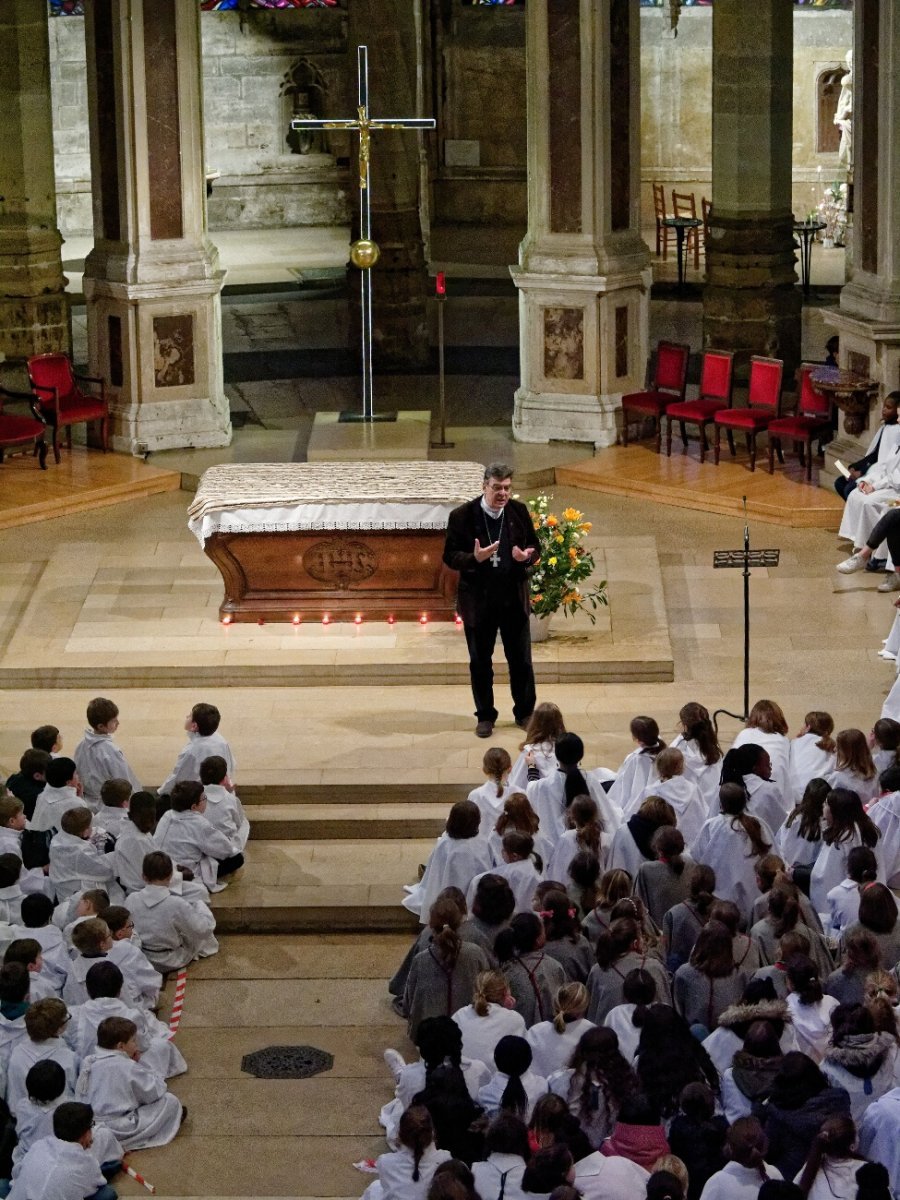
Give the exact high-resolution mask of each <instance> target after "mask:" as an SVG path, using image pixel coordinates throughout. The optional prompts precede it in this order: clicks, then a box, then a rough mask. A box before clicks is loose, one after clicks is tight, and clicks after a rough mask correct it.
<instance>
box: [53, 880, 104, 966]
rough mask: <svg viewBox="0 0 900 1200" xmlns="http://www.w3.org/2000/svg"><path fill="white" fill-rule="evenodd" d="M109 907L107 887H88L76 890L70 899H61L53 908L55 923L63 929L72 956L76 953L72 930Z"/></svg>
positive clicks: (58, 927)
mask: <svg viewBox="0 0 900 1200" xmlns="http://www.w3.org/2000/svg"><path fill="white" fill-rule="evenodd" d="M107 908H109V892H107V890H106V889H105V888H86V889H85V890H84V891H83V892H76V893H75V895H74V896H70V897H69V899H68V900H61V901H60V903H59V904H57V906H56V908H54V910H53V924H54V925H55V926H56V928H57V929H59V930H61V931H62V935H63V938H64V939H65V942H66V945H67V946H68V947H69V956H70V957H74V955H75V951H74V950H73V949H72V930H73V929H74V928H75V926H76V925H77V924H78V922H79V921H84V920H86V919H87V918H88V917H99V916H100V914H101V913H102V912H103V911H104V910H105V909H107Z"/></svg>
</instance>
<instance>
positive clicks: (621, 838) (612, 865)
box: [606, 824, 653, 880]
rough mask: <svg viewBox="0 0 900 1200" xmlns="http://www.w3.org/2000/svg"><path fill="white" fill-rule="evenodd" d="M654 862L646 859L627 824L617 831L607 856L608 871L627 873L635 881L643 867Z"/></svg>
mask: <svg viewBox="0 0 900 1200" xmlns="http://www.w3.org/2000/svg"><path fill="white" fill-rule="evenodd" d="M652 861H653V860H652V859H649V858H644V855H643V854H642V852H641V850H640V848H639V847H638V844H637V842H636V841H635V840H634V838H633V837H632V836H631V830H630V829H629V828H628V825H627V824H625V825H622V826H621V827H620V828H619V829H617V830H616V832H615V835H614V836H613V840H612V843H611V844H610V847H609V853H608V854H607V856H606V869H607V871H627V872H628V874H629V875H630V876H631V878H632V880H634V878H635V877H636V875H637V873H638V871H639V870H640V868H641V866H642V865H643V864H644V863H645V862H652Z"/></svg>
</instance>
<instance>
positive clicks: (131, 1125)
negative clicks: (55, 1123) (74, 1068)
mask: <svg viewBox="0 0 900 1200" xmlns="http://www.w3.org/2000/svg"><path fill="white" fill-rule="evenodd" d="M77 1094H78V1096H79V1098H80V1099H83V1100H86V1101H87V1102H88V1103H89V1104H90V1105H91V1106H92V1108H93V1109H94V1112H95V1113H96V1114H97V1116H98V1117H99V1118H100V1119H101V1120H102V1121H103V1122H104V1124H105V1125H108V1126H109V1128H110V1129H111V1130H112V1131H113V1133H114V1134H115V1136H116V1137H117V1138H118V1139H119V1141H120V1142H121V1143H122V1146H123V1147H124V1148H125V1149H126V1150H142V1149H145V1148H147V1147H149V1146H165V1145H166V1144H167V1143H168V1142H171V1140H172V1139H173V1138H174V1137H175V1135H176V1133H177V1132H178V1130H179V1128H180V1126H181V1122H182V1121H183V1120H184V1117H185V1115H186V1113H185V1111H184V1110H183V1109H182V1107H181V1103H180V1101H179V1100H178V1098H177V1096H173V1095H171V1094H170V1093H169V1091H168V1090H167V1088H166V1082H165V1080H164V1079H162V1078H160V1076H159V1075H157V1074H156V1072H155V1071H153V1070H151V1069H150V1067H148V1066H147V1065H146V1063H143V1062H141V1061H140V1050H139V1049H138V1043H137V1026H136V1025H135V1023H134V1021H127V1020H125V1019H124V1018H123V1017H106V1018H105V1019H104V1020H103V1021H101V1022H100V1026H99V1028H98V1029H97V1050H96V1052H95V1053H94V1054H89V1055H88V1057H87V1058H86V1059H85V1060H84V1063H83V1064H82V1067H81V1074H80V1075H79V1076H78V1087H77Z"/></svg>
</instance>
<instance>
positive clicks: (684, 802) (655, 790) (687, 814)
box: [625, 775, 706, 846]
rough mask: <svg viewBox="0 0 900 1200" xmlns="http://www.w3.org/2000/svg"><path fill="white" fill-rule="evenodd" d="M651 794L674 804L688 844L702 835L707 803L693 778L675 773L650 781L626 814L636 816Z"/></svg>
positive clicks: (678, 821)
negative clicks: (665, 777) (704, 801)
mask: <svg viewBox="0 0 900 1200" xmlns="http://www.w3.org/2000/svg"><path fill="white" fill-rule="evenodd" d="M650 796H659V797H660V798H661V799H663V800H665V801H667V802H668V803H669V804H671V805H672V808H673V809H674V810H675V820H676V822H677V824H678V828H679V830H680V831H681V834H682V836H683V837H684V844H685V845H686V846H689V845H690V844H691V842H693V841H694V839H695V838H697V837H699V836H700V830H701V829H702V828H703V823H704V821H705V820H706V805H705V804H704V803H703V796H702V795H701V793H700V789H699V788H698V787H697V785H696V783H694V781H693V780H692V779H688V778H687V776H686V775H673V777H672V778H671V779H658V780H655V781H652V782H650V783H648V784H647V786H646V787H645V788H644V790H643V791H642V792H641V793H640V795H639V796H638V797H637V798H636V800H634V801H632V807H631V811H630V812H627V813H626V814H625V815H626V816H628V817H631V816H634V814H635V813H636V812H637V811H638V809H639V808H640V807H641V805H642V804H643V803H644V801H645V800H646V799H648V797H650Z"/></svg>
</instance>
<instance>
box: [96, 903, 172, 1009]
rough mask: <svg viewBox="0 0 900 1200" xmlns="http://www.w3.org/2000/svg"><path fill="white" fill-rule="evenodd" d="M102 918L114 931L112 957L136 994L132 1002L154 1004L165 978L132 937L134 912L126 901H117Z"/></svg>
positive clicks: (110, 957) (130, 989) (111, 931)
mask: <svg viewBox="0 0 900 1200" xmlns="http://www.w3.org/2000/svg"><path fill="white" fill-rule="evenodd" d="M103 920H104V921H105V922H106V924H107V926H108V928H109V932H110V934H111V935H112V946H111V947H110V948H109V951H108V953H109V959H110V961H111V962H114V963H115V964H116V966H117V967H118V968H119V970H120V971H121V972H122V974H123V975H124V976H125V981H126V984H127V988H128V991H129V992H130V993H131V995H132V996H133V997H134V1001H133V1003H135V1004H136V1005H138V1006H139V1007H140V1008H155V1007H156V1005H157V1004H158V1002H159V992H160V988H161V987H162V985H163V978H162V975H160V973H159V972H158V971H156V970H154V968H153V965H152V963H151V962H150V960H149V959H148V958H147V956H146V954H144V952H143V951H142V950H141V948H140V946H139V944H138V942H137V941H136V940H135V939H134V938H133V934H134V922H133V920H132V918H131V913H130V912H129V911H128V909H127V908H125V907H124V905H120V904H116V905H112V906H111V907H110V908H107V909H106V910H105V912H104V913H103Z"/></svg>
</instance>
